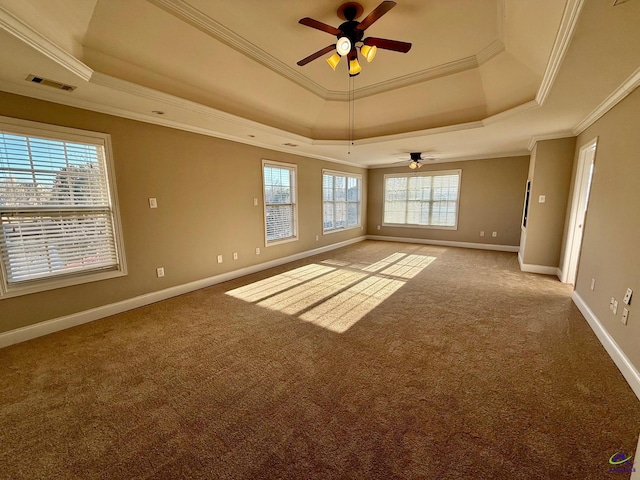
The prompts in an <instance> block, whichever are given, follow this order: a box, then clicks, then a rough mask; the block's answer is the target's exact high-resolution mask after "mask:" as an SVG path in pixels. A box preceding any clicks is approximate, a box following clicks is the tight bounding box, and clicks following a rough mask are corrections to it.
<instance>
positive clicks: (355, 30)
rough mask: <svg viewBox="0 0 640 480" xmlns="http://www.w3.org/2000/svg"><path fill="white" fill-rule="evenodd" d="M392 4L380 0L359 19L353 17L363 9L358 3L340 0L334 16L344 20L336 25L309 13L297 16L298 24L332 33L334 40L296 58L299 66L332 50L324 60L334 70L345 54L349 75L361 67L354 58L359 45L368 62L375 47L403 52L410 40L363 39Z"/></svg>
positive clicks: (356, 16)
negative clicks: (300, 57) (312, 16)
mask: <svg viewBox="0 0 640 480" xmlns="http://www.w3.org/2000/svg"><path fill="white" fill-rule="evenodd" d="M395 6H396V2H392V1H384V2H382V3H381V4H380V5H378V6H377V7H376V8H375V9H374V10H373V11H372V12H371V13H369V15H367V16H366V17H365V18H364V20H362V21H361V22H359V21H357V20H356V18H359V17H360V16H361V15H362V13H363V12H364V8H363V7H362V5H360V4H359V3H358V2H347V3H344V4H342V5H340V7H339V8H338V17H340V18H341V19H343V20H346V21H345V22H344V23H342V24H341V25H340V26H339V27H338V28H336V27H332V26H331V25H327V24H326V23H323V22H320V21H318V20H314V19H313V18H309V17H305V18H303V19H301V20H300V21H299V23H301V24H302V25H306V26H307V27H311V28H315V29H317V30H320V31H323V32H326V33H329V34H331V35H335V36H336V38H337V42H336V43H334V44H331V45H327V46H326V47H325V48H323V49H321V50H318V51H317V52H315V53H312V54H311V55H309V56H308V57H306V58H303V59H302V60H300V61H299V62H298V65H300V66H301V67H302V66H303V65H306V64H307V63H309V62H311V61H313V60H315V59H316V58H319V57H322V56H323V55H326V54H328V53H330V52H332V51H333V52H334V53H333V55H331V56H330V57H329V58H327V62H328V63H329V65H330V66H331V68H333V69H334V70H335V69H336V66H337V65H338V63H339V62H340V59H341V58H342V57H347V60H348V64H347V67H348V69H349V76H350V77H355V76H356V75H358V74H359V73H360V71H361V70H362V67H361V66H360V63H359V62H358V50H357V49H358V48H359V49H360V53H361V54H362V55H363V56H364V57H365V58H366V59H367V61H368V62H370V61H371V60H373V57H375V55H376V52H377V49H378V48H381V49H383V50H391V51H394V52H402V53H407V52H408V51H409V50H410V49H411V44H410V43H407V42H400V41H398V40H387V39H385V38H378V37H367V38H364V39H363V37H364V32H365V30H366V29H367V28H369V27H370V26H371V25H373V23H374V22H376V21H377V20H379V19H380V17H382V16H383V15H384V14H385V13H387V12H388V11H389V10H391V9H392V8H393V7H395Z"/></svg>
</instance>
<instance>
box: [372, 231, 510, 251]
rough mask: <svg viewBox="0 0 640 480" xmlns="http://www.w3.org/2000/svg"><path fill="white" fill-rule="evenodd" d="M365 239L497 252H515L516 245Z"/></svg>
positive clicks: (381, 237) (402, 238) (403, 238)
mask: <svg viewBox="0 0 640 480" xmlns="http://www.w3.org/2000/svg"><path fill="white" fill-rule="evenodd" d="M367 240H381V241H383V242H402V243H419V244H422V245H438V246H442V247H460V248H475V249H479V250H497V251H499V252H517V251H518V250H519V249H520V247H519V246H517V245H495V244H490V243H471V242H452V241H449V240H429V239H426V238H411V237H387V236H384V235H367Z"/></svg>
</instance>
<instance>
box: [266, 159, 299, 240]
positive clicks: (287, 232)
mask: <svg viewBox="0 0 640 480" xmlns="http://www.w3.org/2000/svg"><path fill="white" fill-rule="evenodd" d="M263 174H264V201H265V223H266V228H267V242H273V241H278V240H285V239H289V238H294V237H295V236H296V225H295V203H296V194H295V170H294V169H293V168H289V167H283V166H276V165H268V164H265V165H264V167H263Z"/></svg>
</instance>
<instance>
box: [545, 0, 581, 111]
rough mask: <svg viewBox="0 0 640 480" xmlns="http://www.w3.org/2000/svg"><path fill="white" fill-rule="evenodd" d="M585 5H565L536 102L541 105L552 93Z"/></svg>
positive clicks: (574, 0) (572, 0) (577, 1)
mask: <svg viewBox="0 0 640 480" xmlns="http://www.w3.org/2000/svg"><path fill="white" fill-rule="evenodd" d="M583 5H584V0H569V1H568V2H567V4H566V5H565V8H564V12H563V13H562V19H561V20H560V27H559V28H558V33H557V34H556V39H555V41H554V42H553V48H552V49H551V55H550V56H549V62H548V63H547V68H546V69H545V71H544V75H543V77H542V83H541V84H540V88H539V89H538V94H537V95H536V102H538V103H539V104H540V105H543V104H544V102H545V100H546V99H547V96H548V95H549V92H550V91H551V87H552V86H553V82H554V81H555V79H556V76H557V75H558V71H559V70H560V66H561V65H562V61H563V60H564V56H565V54H566V53H567V50H568V49H569V44H570V43H571V38H572V37H573V32H574V30H575V26H576V24H577V22H578V16H579V15H580V11H581V10H582V6H583Z"/></svg>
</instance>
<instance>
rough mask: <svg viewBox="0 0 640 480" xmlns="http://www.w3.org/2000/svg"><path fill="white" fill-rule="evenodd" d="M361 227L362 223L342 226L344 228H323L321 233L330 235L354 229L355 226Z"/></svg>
mask: <svg viewBox="0 0 640 480" xmlns="http://www.w3.org/2000/svg"><path fill="white" fill-rule="evenodd" d="M361 227H362V225H361V224H358V225H351V226H349V227H344V228H332V229H331V230H323V231H322V235H331V234H332V233H340V232H346V231H349V230H355V229H356V228H361Z"/></svg>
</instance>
